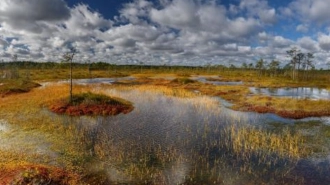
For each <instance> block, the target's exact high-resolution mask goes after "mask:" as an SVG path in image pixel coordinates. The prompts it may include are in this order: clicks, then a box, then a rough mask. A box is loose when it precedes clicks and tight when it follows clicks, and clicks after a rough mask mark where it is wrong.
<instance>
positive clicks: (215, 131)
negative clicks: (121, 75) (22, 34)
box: [0, 79, 330, 185]
mask: <svg viewBox="0 0 330 185" xmlns="http://www.w3.org/2000/svg"><path fill="white" fill-rule="evenodd" d="M103 82H104V83H109V79H104V81H103V79H98V80H95V81H90V83H91V84H94V83H103ZM80 83H88V82H85V81H81V82H80ZM95 87H96V88H94V91H95V92H101V93H105V94H108V95H112V96H117V97H121V98H124V99H127V100H129V101H131V102H133V104H134V107H135V109H134V110H133V111H132V112H131V113H129V114H126V115H124V114H120V115H118V116H115V117H75V118H74V119H71V118H69V117H66V116H58V115H55V114H54V115H52V116H55V117H61V118H60V119H59V120H61V119H63V124H74V125H76V127H77V130H78V131H79V132H81V133H83V135H84V136H85V142H86V145H87V146H88V147H87V148H86V149H87V150H89V152H90V155H91V156H93V157H95V158H96V159H97V160H94V161H93V164H90V166H91V169H95V170H96V169H98V170H99V172H100V173H104V175H105V176H107V178H108V180H109V182H113V183H119V184H120V183H123V184H125V183H126V184H169V185H170V184H183V183H186V184H214V183H215V184H320V185H322V184H324V185H326V184H330V177H329V176H328V174H329V173H330V157H329V155H330V147H329V146H330V145H329V140H330V124H329V122H330V121H329V120H330V119H329V118H327V117H324V118H307V119H301V120H299V121H297V120H293V119H285V118H281V117H279V116H277V115H275V114H258V113H254V112H240V111H234V110H231V109H230V108H228V107H230V106H231V105H230V103H228V102H226V101H224V100H222V99H221V98H215V97H207V96H200V97H195V98H178V97H170V96H165V95H163V94H162V93H157V92H154V91H152V90H150V91H146V90H144V91H142V90H127V89H126V90H125V91H120V90H115V89H112V88H111V87H110V86H109V89H107V88H106V86H102V88H100V87H98V86H95ZM67 120H72V123H71V122H68V121H67ZM228 128H234V129H237V130H239V129H240V128H257V129H261V130H262V131H264V132H266V131H267V132H271V133H277V132H282V131H283V130H286V129H290V130H294V131H295V132H299V133H302V134H303V135H304V136H305V137H306V138H308V140H309V142H307V145H310V146H309V147H313V148H315V149H317V150H318V152H316V154H317V155H311V156H306V157H301V158H298V159H296V158H294V159H293V158H291V157H289V156H281V155H279V154H277V153H272V152H269V151H258V150H257V151H256V152H252V153H249V151H242V153H248V154H249V155H243V156H242V155H241V154H239V153H235V152H234V151H233V148H232V147H233V145H234V144H233V139H235V138H232V137H233V136H232V135H230V129H229V130H228ZM0 133H1V131H0ZM283 144H284V143H283ZM100 168H101V169H100ZM251 172H252V173H251Z"/></svg>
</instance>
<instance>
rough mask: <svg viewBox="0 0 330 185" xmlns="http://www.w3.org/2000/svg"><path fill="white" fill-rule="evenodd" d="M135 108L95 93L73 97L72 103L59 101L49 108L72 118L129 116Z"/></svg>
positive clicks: (124, 102)
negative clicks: (84, 116)
mask: <svg viewBox="0 0 330 185" xmlns="http://www.w3.org/2000/svg"><path fill="white" fill-rule="evenodd" d="M133 108H134V107H133V106H132V104H131V103H130V102H128V101H126V100H123V99H120V98H112V97H109V96H106V95H102V94H93V93H81V94H76V95H73V97H72V101H71V103H69V102H68V101H67V100H59V101H57V102H54V103H53V104H51V105H50V106H49V109H50V110H51V111H53V112H55V113H58V114H67V115H70V116H82V115H89V116H96V115H102V116H109V115H110V116H113V115H117V114H120V113H124V114H127V113H129V112H131V111H132V110H133Z"/></svg>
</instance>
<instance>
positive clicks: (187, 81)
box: [171, 78, 197, 84]
mask: <svg viewBox="0 0 330 185" xmlns="http://www.w3.org/2000/svg"><path fill="white" fill-rule="evenodd" d="M171 82H172V83H179V84H190V83H196V82H197V81H196V80H192V79H190V78H176V79H174V80H172V81H171Z"/></svg>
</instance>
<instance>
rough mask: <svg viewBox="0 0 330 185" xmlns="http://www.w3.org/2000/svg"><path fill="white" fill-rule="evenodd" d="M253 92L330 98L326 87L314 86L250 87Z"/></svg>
mask: <svg viewBox="0 0 330 185" xmlns="http://www.w3.org/2000/svg"><path fill="white" fill-rule="evenodd" d="M250 91H251V92H252V93H253V94H263V95H268V96H281V97H291V98H309V99H313V100H319V99H330V92H329V91H327V90H325V89H319V88H312V87H297V88H257V87H250Z"/></svg>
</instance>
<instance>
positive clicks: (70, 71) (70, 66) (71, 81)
mask: <svg viewBox="0 0 330 185" xmlns="http://www.w3.org/2000/svg"><path fill="white" fill-rule="evenodd" d="M72 60H73V56H72V58H71V60H70V104H71V103H72Z"/></svg>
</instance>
